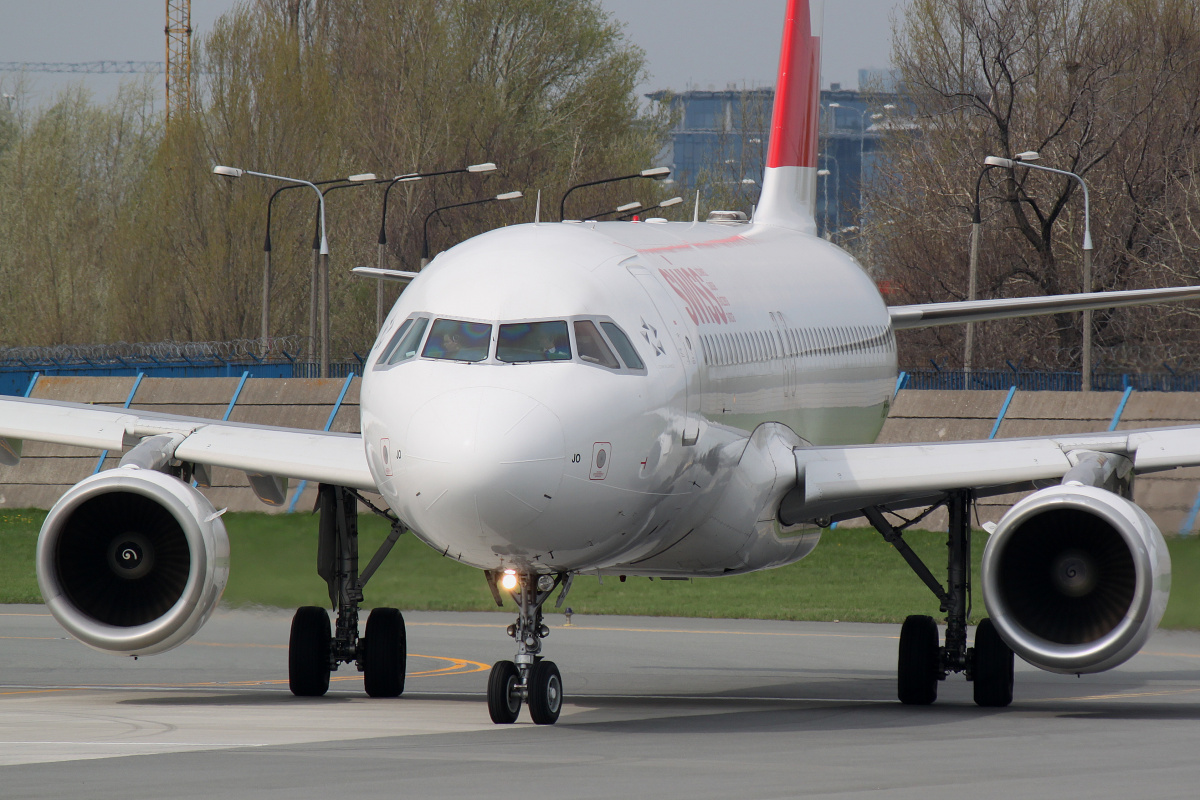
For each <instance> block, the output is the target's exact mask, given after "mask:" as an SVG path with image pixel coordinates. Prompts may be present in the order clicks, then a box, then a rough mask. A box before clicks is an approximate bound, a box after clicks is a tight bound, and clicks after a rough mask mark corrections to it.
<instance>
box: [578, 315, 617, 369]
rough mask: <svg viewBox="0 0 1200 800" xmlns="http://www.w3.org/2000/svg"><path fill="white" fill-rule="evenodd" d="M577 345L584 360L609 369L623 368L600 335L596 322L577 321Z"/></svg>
mask: <svg viewBox="0 0 1200 800" xmlns="http://www.w3.org/2000/svg"><path fill="white" fill-rule="evenodd" d="M575 346H576V347H577V348H578V349H579V357H580V358H581V359H583V360H584V361H587V362H590V363H592V364H599V365H601V366H603V367H608V368H609V369H620V368H621V364H620V362H618V361H617V357H616V356H614V355H613V354H612V350H609V349H608V345H607V344H605V343H604V339H603V338H602V337H601V336H600V331H598V330H596V323H594V322H592V321H591V320H590V319H580V320H576V321H575Z"/></svg>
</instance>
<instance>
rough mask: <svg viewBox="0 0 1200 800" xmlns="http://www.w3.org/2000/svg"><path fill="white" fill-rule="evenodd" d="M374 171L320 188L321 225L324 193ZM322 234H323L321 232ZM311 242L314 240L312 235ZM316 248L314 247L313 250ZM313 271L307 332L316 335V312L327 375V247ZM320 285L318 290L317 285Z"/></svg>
mask: <svg viewBox="0 0 1200 800" xmlns="http://www.w3.org/2000/svg"><path fill="white" fill-rule="evenodd" d="M375 180H376V179H375V173H373V172H364V173H361V174H359V175H351V176H350V177H348V178H346V179H345V180H344V181H341V182H337V183H334V184H333V185H332V186H328V187H326V188H324V189H321V190H320V192H321V215H322V221H321V225H322V227H324V225H325V222H324V214H325V195H327V194H329V193H330V192H332V191H333V190H334V189H347V188H349V187H351V186H366V185H367V184H369V183H374V182H375ZM322 236H324V234H322ZM313 242H314V243H315V242H316V237H315V235H314V237H313ZM315 250H316V248H314V251H315ZM313 266H314V270H315V271H314V273H313V282H312V286H311V290H310V292H309V305H308V315H309V316H308V334H309V337H310V340H311V337H313V336H315V335H316V320H317V316H318V314H319V315H320V318H321V377H322V378H328V377H329V247H328V246H326V247H324V248H322V249H321V251H320V253H319V255H318V258H317V259H315V260H314V262H313ZM318 286H320V291H319V292H318V291H317V287H318Z"/></svg>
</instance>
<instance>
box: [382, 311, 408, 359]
mask: <svg viewBox="0 0 1200 800" xmlns="http://www.w3.org/2000/svg"><path fill="white" fill-rule="evenodd" d="M412 324H413V321H412V318H411V317H410V318H409V319H406V320H404V322H402V323H401V324H400V327H399V328H398V329H397V330H396V332H395V333H394V334H392V338H390V339H388V341H387V345H386V346H385V347H384V348H383V351H382V352H380V354H379V361H378V363H380V364H386V363H387V360H388V358H390V357H391V355H392V351H393V350H395V349H396V345H397V344H399V343H400V340H401V339H402V338H403V337H404V334H406V333H407V332H408V329H409V328H411V327H412Z"/></svg>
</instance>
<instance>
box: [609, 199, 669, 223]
mask: <svg viewBox="0 0 1200 800" xmlns="http://www.w3.org/2000/svg"><path fill="white" fill-rule="evenodd" d="M682 202H683V198H682V197H672V198H670V199H668V200H663V201H662V202H661V203H659V204H658V205H653V206H650V207H649V208H643V209H642V212H643V213H645V212H648V211H655V210H657V209H660V208H670V207H671V206H677V205H679V204H680V203H682ZM633 214H634V212H632V211H631V212H629V213H628V214H622V215H621V216H619V217H617V219H629V218H630V217H632V216H633Z"/></svg>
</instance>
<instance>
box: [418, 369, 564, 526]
mask: <svg viewBox="0 0 1200 800" xmlns="http://www.w3.org/2000/svg"><path fill="white" fill-rule="evenodd" d="M403 457H404V460H405V474H406V480H405V483H407V484H408V488H409V490H410V491H409V494H408V497H409V502H410V504H411V508H412V509H413V511H414V514H415V517H416V519H414V520H413V521H414V522H416V523H417V524H418V527H421V528H423V529H425V530H429V531H431V532H432V531H434V530H440V531H443V532H449V531H451V530H453V531H457V532H461V533H477V534H481V535H485V536H500V537H503V538H506V539H509V540H511V537H513V536H514V535H515V534H518V533H519V532H520V531H521V529H522V528H523V527H524V526H526V525H528V524H529V523H531V522H532V521H533V520H535V519H536V518H537V517H538V516H539V515H540V514H541V513H542V512H543V511H544V510H545V509H546V507H547V506H548V505H549V504H550V501H551V500H552V499H553V498H554V495H555V494H556V493H557V491H558V487H559V484H560V483H561V482H562V476H563V469H564V468H565V465H566V449H565V444H564V438H563V429H562V423H561V422H560V421H559V419H558V417H557V416H556V415H555V414H554V412H553V411H551V410H550V409H549V408H547V407H546V406H544V405H542V404H541V403H540V402H538V401H537V400H535V399H533V398H532V397H530V396H528V395H526V394H523V393H521V392H517V391H513V390H510V389H500V388H494V387H472V388H464V389H457V390H455V391H452V392H448V393H446V394H442V395H439V396H438V397H435V398H433V399H432V400H430V401H428V402H427V403H425V404H424V405H422V406H421V407H420V408H418V409H417V410H416V412H415V413H414V414H413V415H412V417H411V419H410V422H409V430H408V437H407V451H406V452H405V453H404V455H403Z"/></svg>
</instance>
